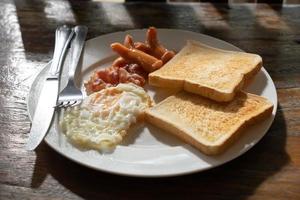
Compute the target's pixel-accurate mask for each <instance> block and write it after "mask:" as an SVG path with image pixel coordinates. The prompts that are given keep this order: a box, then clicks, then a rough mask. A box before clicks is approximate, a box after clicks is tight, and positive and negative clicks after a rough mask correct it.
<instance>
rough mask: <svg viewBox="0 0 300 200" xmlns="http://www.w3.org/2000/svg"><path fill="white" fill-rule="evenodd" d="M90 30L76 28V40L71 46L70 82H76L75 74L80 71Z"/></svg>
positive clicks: (82, 27)
mask: <svg viewBox="0 0 300 200" xmlns="http://www.w3.org/2000/svg"><path fill="white" fill-rule="evenodd" d="M87 31H88V28H87V27H86V26H76V27H75V28H74V32H75V38H74V40H73V41H72V44H71V60H70V66H69V81H73V82H74V78H75V74H76V71H77V69H78V65H79V61H80V57H81V55H82V50H83V47H84V42H85V38H86V34H87Z"/></svg>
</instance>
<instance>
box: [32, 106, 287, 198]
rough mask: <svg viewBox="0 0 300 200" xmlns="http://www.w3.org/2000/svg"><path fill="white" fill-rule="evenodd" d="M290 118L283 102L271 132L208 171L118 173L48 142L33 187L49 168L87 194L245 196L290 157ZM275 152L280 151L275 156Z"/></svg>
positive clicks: (82, 194)
mask: <svg viewBox="0 0 300 200" xmlns="http://www.w3.org/2000/svg"><path fill="white" fill-rule="evenodd" d="M285 145H286V123H285V119H284V116H283V113H282V111H281V108H280V106H279V108H278V112H277V115H276V118H275V121H274V123H273V125H272V127H271V128H270V130H269V132H268V133H267V135H266V136H265V137H264V138H263V139H262V140H261V141H260V142H259V143H258V144H257V145H256V146H255V147H254V148H253V149H251V150H250V151H248V152H247V153H245V154H244V155H243V156H241V157H239V158H237V159H235V160H234V161H231V162H229V163H227V164H225V165H223V166H220V167H217V168H215V169H211V170H208V171H205V172H200V173H195V174H191V175H185V176H179V177H169V178H134V177H124V176H116V175H111V174H107V173H102V172H99V171H95V170H92V169H89V168H86V167H83V166H81V165H78V164H76V163H74V162H72V161H70V160H68V159H66V158H64V157H63V156H61V155H59V154H57V153H56V152H54V151H53V150H52V149H51V148H49V147H48V146H47V145H46V144H43V145H41V146H40V147H39V148H38V149H37V151H36V154H37V160H36V163H35V170H34V174H33V177H32V185H31V186H32V187H33V188H37V187H39V186H40V185H41V184H42V183H43V181H44V179H45V177H46V176H47V175H48V174H50V175H51V176H52V177H53V178H54V179H56V180H57V181H58V182H59V183H60V184H62V185H63V186H64V187H66V188H67V189H68V190H70V191H71V192H72V193H75V194H77V195H79V196H80V197H82V198H85V199H100V198H110V199H118V198H121V197H122V198H123V199H124V198H125V199H153V198H157V197H160V198H166V199H169V198H171V197H175V198H176V199H178V198H185V197H186V196H187V195H188V196H189V199H199V197H201V198H203V199H212V198H221V199H233V198H234V199H246V198H247V197H249V196H251V195H252V194H253V193H255V190H256V189H257V188H258V187H259V186H260V185H261V184H262V183H263V182H264V181H265V180H267V179H268V178H269V177H271V176H273V175H274V174H276V173H277V172H279V171H280V170H281V168H282V167H283V166H285V165H286V164H287V163H288V162H289V157H288V155H287V154H286V152H285ZM274 154H276V156H274Z"/></svg>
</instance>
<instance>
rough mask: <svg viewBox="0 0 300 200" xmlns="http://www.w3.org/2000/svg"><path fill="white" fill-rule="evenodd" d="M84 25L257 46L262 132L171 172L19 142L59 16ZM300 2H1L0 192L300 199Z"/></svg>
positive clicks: (94, 32)
mask: <svg viewBox="0 0 300 200" xmlns="http://www.w3.org/2000/svg"><path fill="white" fill-rule="evenodd" d="M65 23H67V24H85V25H87V26H88V27H89V34H88V38H93V37H95V36H99V35H101V34H104V33H110V32H114V31H120V30H127V29H133V28H146V27H148V26H150V25H151V26H156V27H163V28H179V29H185V30H191V31H195V32H200V33H204V34H208V35H211V36H213V37H217V38H220V39H222V40H225V41H227V42H230V43H232V44H234V45H236V46H238V47H240V48H242V49H244V50H245V51H247V52H255V53H258V54H260V55H261V56H262V57H263V60H264V67H265V68H266V69H267V71H268V72H269V73H270V75H271V76H272V78H273V80H274V82H275V84H276V87H277V92H278V98H279V104H278V112H277V115H276V118H275V121H274V123H273V125H272V127H271V128H270V130H269V131H268V133H267V134H266V136H265V137H264V138H263V139H262V140H261V141H260V142H259V143H258V144H257V145H256V146H255V147H254V148H253V149H251V150H250V151H249V152H247V153H245V154H244V155H243V156H241V157H239V158H237V159H235V160H234V161H232V162H230V163H228V164H225V165H223V166H220V167H217V168H215V169H212V170H209V171H206V172H202V173H196V174H191V175H186V176H181V177H173V178H155V179H151V178H147V179H146V178H132V177H122V176H116V175H112V174H107V173H102V172H99V171H95V170H91V169H88V168H86V167H83V166H81V165H78V164H76V163H74V162H72V161H70V160H68V159H66V158H64V157H63V156H61V155H59V154H57V153H56V152H54V150H52V149H51V148H50V147H49V146H47V145H46V144H45V143H42V144H41V145H40V147H39V148H38V149H37V150H36V151H35V152H29V151H26V150H25V149H24V145H25V143H26V141H27V139H28V133H29V129H30V120H29V118H28V114H27V110H26V96H27V94H28V91H29V87H30V85H31V83H32V82H33V80H34V77H35V76H36V75H37V73H38V72H39V71H40V70H41V69H42V68H43V67H44V65H45V63H47V62H48V61H49V60H50V59H51V56H52V52H53V45H54V31H55V29H56V27H57V26H58V25H61V24H65ZM299 99H300V7H299V6H288V7H280V6H273V5H266V4H261V5H257V6H256V5H254V4H253V5H251V4H239V5H231V6H228V5H212V4H187V3H186V4H160V3H154V4H142V3H128V4H110V3H99V2H90V1H66V0H65V1H54V0H53V1H51V0H49V1H22V0H16V1H12V0H4V1H1V2H0V145H1V146H0V148H1V149H0V199H154V198H164V199H171V198H172V199H174V198H175V199H183V198H187V197H189V198H187V199H230V200H231V199H300V100H299Z"/></svg>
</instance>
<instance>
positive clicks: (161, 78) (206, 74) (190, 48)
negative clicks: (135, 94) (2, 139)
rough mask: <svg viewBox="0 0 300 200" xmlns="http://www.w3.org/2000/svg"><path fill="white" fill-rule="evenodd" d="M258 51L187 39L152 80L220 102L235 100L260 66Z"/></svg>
mask: <svg viewBox="0 0 300 200" xmlns="http://www.w3.org/2000/svg"><path fill="white" fill-rule="evenodd" d="M261 66H262V58H261V57H260V56H259V55H256V54H250V53H244V52H235V51H226V50H222V49H217V48H213V47H210V46H207V45H204V44H202V43H200V42H196V41H188V42H187V44H186V46H185V47H184V48H183V49H181V51H180V52H178V53H177V54H176V56H175V57H174V58H173V59H172V60H170V61H169V62H168V63H166V64H165V65H164V66H163V67H162V68H160V69H159V70H156V71H154V72H152V73H150V74H149V77H148V79H149V84H150V85H153V86H157V87H173V88H180V89H181V88H182V89H184V90H185V91H188V92H191V93H196V94H199V95H202V96H204V97H207V98H210V99H212V100H215V101H219V102H226V101H231V100H233V98H234V96H235V94H236V92H237V91H239V90H240V89H241V88H242V87H243V85H244V83H245V82H249V81H250V79H251V78H252V77H253V76H254V75H255V74H256V73H257V72H258V71H259V70H260V69H261Z"/></svg>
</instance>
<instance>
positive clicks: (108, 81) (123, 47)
mask: <svg viewBox="0 0 300 200" xmlns="http://www.w3.org/2000/svg"><path fill="white" fill-rule="evenodd" d="M111 48H112V50H113V51H115V52H117V53H118V54H119V56H120V57H118V58H117V59H115V60H114V62H113V63H112V65H111V66H109V67H107V68H104V69H100V70H97V71H95V72H94V73H93V74H92V75H91V77H90V79H89V80H88V81H86V82H85V83H84V86H85V88H86V92H87V94H91V93H93V92H97V91H100V90H102V89H105V88H108V87H113V86H116V85H118V84H119V83H134V84H136V85H138V86H141V87H142V86H144V85H145V83H146V79H147V76H148V73H149V72H152V71H155V70H157V69H159V68H160V67H162V66H163V65H164V64H165V63H167V62H168V61H169V60H170V59H171V58H173V56H174V55H175V53H174V52H173V51H169V50H168V49H166V48H165V47H164V46H163V45H162V44H160V43H159V41H158V37H157V31H156V29H155V28H154V27H150V28H149V29H148V31H147V34H146V41H145V43H143V42H134V41H133V38H132V36H130V35H126V37H125V39H124V42H123V44H120V43H113V44H111Z"/></svg>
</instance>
